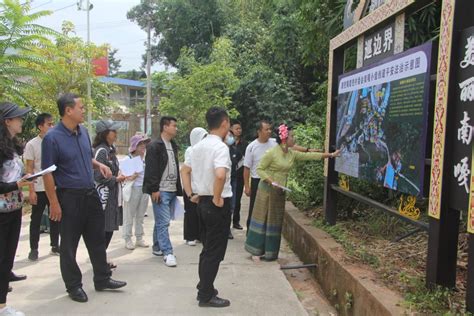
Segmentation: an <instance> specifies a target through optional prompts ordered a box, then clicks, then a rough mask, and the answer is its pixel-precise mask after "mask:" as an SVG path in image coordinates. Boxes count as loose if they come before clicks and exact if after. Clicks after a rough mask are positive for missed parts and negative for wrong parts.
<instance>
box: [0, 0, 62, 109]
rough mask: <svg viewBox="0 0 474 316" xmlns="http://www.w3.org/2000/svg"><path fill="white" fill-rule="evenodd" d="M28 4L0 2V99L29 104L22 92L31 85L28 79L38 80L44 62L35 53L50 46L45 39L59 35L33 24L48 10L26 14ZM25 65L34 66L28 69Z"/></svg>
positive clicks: (49, 12)
mask: <svg viewBox="0 0 474 316" xmlns="http://www.w3.org/2000/svg"><path fill="white" fill-rule="evenodd" d="M29 11H30V4H29V3H23V4H20V2H19V0H4V1H3V2H0V12H2V14H0V98H2V99H4V98H8V99H12V100H14V101H17V102H20V103H27V104H31V101H30V100H28V99H27V98H26V97H25V96H24V94H23V91H22V89H23V88H24V87H27V86H29V85H30V82H29V80H27V78H39V77H41V76H42V72H41V71H40V69H39V68H41V66H42V65H44V64H45V62H46V59H45V58H44V57H43V56H41V54H39V53H38V52H39V51H40V50H41V49H47V48H48V47H49V45H50V44H51V42H50V40H49V38H48V36H56V35H58V34H57V33H56V32H55V31H54V30H52V29H50V28H47V27H44V26H41V25H38V24H35V23H34V22H35V21H36V20H38V19H39V18H41V17H43V16H47V15H50V14H51V13H52V12H51V11H38V12H36V13H32V14H29ZM28 65H36V66H37V67H36V68H35V69H30V68H29V67H28Z"/></svg>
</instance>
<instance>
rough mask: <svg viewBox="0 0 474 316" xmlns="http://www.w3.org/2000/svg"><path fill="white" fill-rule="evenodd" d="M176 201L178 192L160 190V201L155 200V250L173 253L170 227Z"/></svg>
mask: <svg viewBox="0 0 474 316" xmlns="http://www.w3.org/2000/svg"><path fill="white" fill-rule="evenodd" d="M175 201H176V192H162V191H160V202H159V203H155V202H153V203H152V204H153V214H154V216H155V227H154V229H153V251H159V250H161V251H162V252H163V254H164V255H165V256H166V255H169V254H172V253H173V246H172V245H171V241H170V234H169V232H168V228H169V226H170V221H171V213H172V212H173V209H174V203H175Z"/></svg>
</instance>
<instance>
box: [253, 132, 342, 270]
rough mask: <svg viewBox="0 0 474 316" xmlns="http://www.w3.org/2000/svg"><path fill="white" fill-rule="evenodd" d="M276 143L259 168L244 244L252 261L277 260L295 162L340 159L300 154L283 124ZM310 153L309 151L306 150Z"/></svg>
mask: <svg viewBox="0 0 474 316" xmlns="http://www.w3.org/2000/svg"><path fill="white" fill-rule="evenodd" d="M277 143H278V144H279V146H275V147H273V148H272V149H270V150H268V151H267V152H266V153H265V155H264V156H263V157H262V160H261V161H260V164H259V165H258V167H257V173H258V175H259V176H260V178H261V181H260V183H259V185H258V191H257V197H256V201H255V207H254V210H253V213H252V218H251V220H250V227H249V231H248V235H247V240H246V242H245V249H246V250H247V251H248V252H250V253H251V254H252V260H254V261H255V262H259V261H260V257H262V256H263V257H264V259H265V260H276V259H277V258H278V252H279V250H280V241H281V228H282V224H283V214H284V211H285V191H286V190H288V189H287V188H286V187H285V186H286V180H287V178H288V172H289V171H290V168H291V167H292V166H293V164H294V163H295V161H302V160H319V159H325V158H334V157H337V156H339V150H337V151H335V152H333V153H317V152H298V151H295V150H293V149H292V148H291V147H293V145H294V144H295V141H294V138H293V132H292V131H291V130H290V129H289V128H288V126H286V125H284V124H282V125H280V126H279V127H278V130H277ZM307 151H309V149H308V150H307Z"/></svg>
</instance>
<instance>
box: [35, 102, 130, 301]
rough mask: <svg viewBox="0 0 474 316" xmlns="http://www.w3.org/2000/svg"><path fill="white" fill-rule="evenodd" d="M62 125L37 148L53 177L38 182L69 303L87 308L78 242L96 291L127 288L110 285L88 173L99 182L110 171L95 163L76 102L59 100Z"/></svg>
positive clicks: (98, 206)
mask: <svg viewBox="0 0 474 316" xmlns="http://www.w3.org/2000/svg"><path fill="white" fill-rule="evenodd" d="M57 104H58V110H59V115H60V116H61V122H59V124H58V125H56V126H55V127H54V128H52V129H51V130H50V131H49V132H48V133H47V134H46V135H45V137H44V139H43V143H42V161H41V166H42V169H46V168H48V167H50V166H51V165H53V164H54V165H56V167H57V169H56V171H54V172H53V173H52V174H47V175H45V176H44V177H43V180H44V185H45V190H46V194H47V196H48V199H49V202H50V218H51V220H53V221H61V225H60V234H61V247H60V267H61V275H62V277H63V280H64V283H65V285H66V289H67V292H68V293H69V297H70V298H71V299H72V300H74V301H77V302H87V300H88V298H87V294H86V293H85V292H84V290H83V289H82V274H81V270H80V269H79V266H78V265H77V262H76V252H77V246H78V243H79V239H80V238H81V236H82V237H83V239H84V243H85V244H86V247H87V250H88V252H89V257H90V260H91V263H92V267H93V269H94V285H95V289H96V291H103V290H107V289H118V288H121V287H124V286H125V285H126V282H122V281H115V280H113V279H112V278H111V277H110V276H111V272H110V269H109V267H108V265H107V259H106V252H105V230H104V227H105V218H104V211H103V209H102V205H101V202H100V200H99V196H98V194H97V191H96V189H95V186H94V175H93V168H94V169H98V170H100V172H101V173H102V174H103V175H104V177H111V171H110V169H109V168H108V167H107V166H105V165H103V164H101V163H99V162H97V161H95V159H93V155H92V147H91V143H90V139H89V134H88V133H87V129H86V128H85V127H83V126H82V125H81V123H83V122H84V112H85V110H84V106H83V104H82V100H81V99H80V97H79V96H77V95H75V94H71V93H67V94H64V95H62V96H61V97H60V98H59V99H58V101H57Z"/></svg>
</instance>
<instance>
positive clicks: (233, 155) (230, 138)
mask: <svg viewBox="0 0 474 316" xmlns="http://www.w3.org/2000/svg"><path fill="white" fill-rule="evenodd" d="M224 141H225V143H226V144H227V146H229V154H230V161H231V162H232V167H231V176H230V184H231V187H232V200H231V203H230V213H231V214H232V212H233V205H234V200H235V196H234V192H235V189H234V186H233V185H235V181H234V182H233V181H232V180H233V179H235V175H236V171H237V164H238V162H239V161H240V159H241V158H242V157H239V153H238V152H237V150H236V148H235V146H234V145H235V138H234V133H233V132H232V130H229V132H228V133H227V136H226V137H225V139H224ZM228 238H229V239H234V235H232V230H231V229H230V228H229V237H228Z"/></svg>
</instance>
